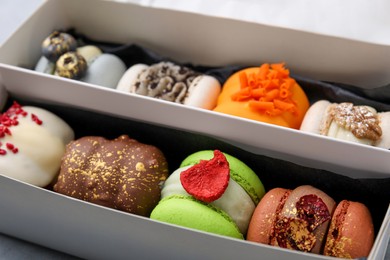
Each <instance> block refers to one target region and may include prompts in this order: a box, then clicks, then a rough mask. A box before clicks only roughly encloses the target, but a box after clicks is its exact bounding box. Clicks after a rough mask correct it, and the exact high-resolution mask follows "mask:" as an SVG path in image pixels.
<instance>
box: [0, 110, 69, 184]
mask: <svg viewBox="0 0 390 260" xmlns="http://www.w3.org/2000/svg"><path fill="white" fill-rule="evenodd" d="M15 106H16V107H18V108H16V109H15ZM12 109H14V110H13V111H12ZM18 111H19V112H18ZM9 118H11V119H12V120H13V121H14V122H17V124H16V123H15V124H13V123H11V125H10V123H9V120H8V119H9ZM0 127H1V131H0V135H1V137H0V142H1V145H0V154H1V155H0V173H1V174H3V175H5V176H8V177H11V178H14V179H17V180H20V181H24V182H27V183H30V184H33V185H36V186H40V187H44V186H46V185H48V184H49V183H50V182H51V181H52V180H53V179H54V178H55V177H56V176H57V174H58V171H59V168H60V163H61V157H62V156H63V154H64V152H65V145H66V144H67V143H68V142H70V141H71V140H72V139H74V132H73V130H72V129H71V127H70V126H69V125H68V124H67V123H66V122H65V121H63V120H62V119H61V118H59V117H58V116H56V115H55V114H53V113H51V112H49V111H47V110H44V109H41V108H38V107H27V106H26V107H20V106H19V105H15V104H14V105H13V106H12V107H11V109H9V110H8V111H7V112H6V113H4V114H3V115H2V116H1V122H0Z"/></svg>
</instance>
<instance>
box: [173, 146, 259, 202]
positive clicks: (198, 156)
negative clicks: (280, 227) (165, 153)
mask: <svg viewBox="0 0 390 260" xmlns="http://www.w3.org/2000/svg"><path fill="white" fill-rule="evenodd" d="M223 154H224V155H225V156H226V159H227V161H228V162H229V167H230V177H231V178H232V179H233V180H235V181H236V182H237V183H238V184H239V185H240V186H241V187H242V188H243V189H244V190H245V191H246V192H247V193H248V195H249V196H250V197H251V198H252V200H253V202H254V203H255V204H256V205H257V204H258V203H259V202H260V199H261V198H262V197H263V196H264V194H265V189H264V186H263V183H262V182H261V181H260V179H259V177H258V176H257V175H256V173H255V172H254V171H253V170H252V169H251V168H249V166H248V165H246V164H245V163H244V162H242V161H241V160H239V159H237V158H236V157H233V156H231V155H229V154H226V153H223ZM213 156H214V153H213V151H212V150H204V151H199V152H196V153H193V154H191V155H189V156H188V157H187V158H185V159H184V160H183V161H182V163H181V165H180V167H184V166H189V165H194V164H197V163H199V162H200V160H210V159H211V158H213Z"/></svg>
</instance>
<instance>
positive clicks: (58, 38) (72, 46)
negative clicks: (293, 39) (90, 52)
mask: <svg viewBox="0 0 390 260" xmlns="http://www.w3.org/2000/svg"><path fill="white" fill-rule="evenodd" d="M76 48H77V42H76V39H75V38H74V37H73V36H72V35H70V34H67V33H62V32H59V31H54V32H53V33H51V34H50V35H49V36H48V37H46V39H45V40H43V42H42V54H43V56H45V57H46V58H47V59H48V60H49V61H51V62H56V61H57V60H58V58H59V57H60V56H61V55H62V54H64V53H66V52H68V51H75V50H76Z"/></svg>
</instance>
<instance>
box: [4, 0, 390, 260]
mask: <svg viewBox="0 0 390 260" xmlns="http://www.w3.org/2000/svg"><path fill="white" fill-rule="evenodd" d="M145 17H146V18H147V19H145ZM103 18H104V19H103ZM68 27H75V28H76V29H77V30H78V31H80V32H82V33H84V34H86V35H87V36H89V37H91V38H93V39H96V40H106V41H108V40H109V41H112V42H118V43H128V42H133V43H137V44H140V45H142V46H145V47H149V48H152V49H154V50H155V51H158V52H160V53H163V54H164V55H165V56H168V57H171V58H173V59H176V60H178V61H183V62H187V61H191V62H193V63H195V64H207V65H227V64H249V63H256V64H257V63H260V62H262V61H267V62H274V61H275V62H277V61H280V60H283V61H286V62H287V64H288V66H289V68H290V69H291V70H292V71H295V72H296V74H300V75H302V76H307V77H311V78H313V79H322V80H329V81H338V82H343V83H351V84H352V83H356V82H358V83H359V84H361V85H360V86H361V87H363V88H372V87H376V86H381V85H382V84H384V83H389V82H390V74H389V73H388V71H389V68H390V46H387V45H379V44H372V43H369V42H361V41H353V40H347V39H342V38H337V37H330V36H326V35H320V34H314V33H308V32H302V31H297V30H288V29H283V28H277V27H273V26H269V25H262V24H256V23H249V22H242V21H238V20H233V19H222V18H217V17H212V16H206V15H201V14H194V13H185V12H178V11H171V10H167V9H157V8H149V7H142V6H138V5H133V4H123V3H113V2H108V1H96V0H82V1H80V0H68V1H65V0H50V1H47V2H45V3H44V4H43V5H42V6H41V7H40V8H39V9H38V10H37V11H36V12H35V13H34V14H33V15H32V16H31V17H30V18H29V19H28V20H27V21H26V23H24V24H23V25H22V26H21V27H20V28H19V29H18V30H17V31H16V32H15V33H14V34H13V35H12V36H11V37H10V38H9V39H8V40H7V41H6V42H5V44H4V45H3V46H1V47H0V77H1V78H0V83H1V85H2V86H3V87H5V89H6V90H7V91H8V92H9V93H10V95H11V96H12V97H21V98H26V99H29V100H35V101H42V102H43V103H54V104H59V105H67V106H70V107H77V108H82V109H87V110H92V111H95V112H102V113H104V114H111V115H115V116H118V117H123V118H127V119H129V120H134V121H143V122H149V123H153V124H156V125H160V126H165V127H169V128H175V129H180V130H186V131H189V132H191V133H197V134H203V135H207V136H209V137H215V138H217V139H219V140H223V141H226V142H228V143H230V144H233V145H236V146H237V147H239V148H242V149H244V150H247V151H249V152H252V153H254V154H259V155H266V156H271V157H276V158H280V159H283V160H288V161H291V162H293V163H297V164H301V165H303V166H309V167H315V168H318V169H325V170H329V171H333V172H335V173H338V174H341V175H346V176H349V177H354V178H388V177H389V169H390V160H389V159H390V151H387V150H383V149H377V148H373V147H368V146H363V145H356V144H352V143H346V142H342V141H337V140H332V139H328V138H323V137H320V136H316V135H310V134H304V133H301V132H299V131H296V130H291V129H287V128H282V127H277V126H273V125H267V124H262V123H258V122H253V121H250V120H245V119H240V118H235V117H231V116H226V115H222V114H216V113H214V112H212V111H205V110H200V109H196V108H190V107H184V106H181V105H177V104H173V103H167V102H164V101H159V100H154V99H150V98H146V97H141V96H133V95H128V94H123V93H119V92H117V91H115V90H111V89H105V88H103V87H99V86H94V85H90V84H86V83H82V82H78V81H73V80H66V79H60V78H58V77H54V76H50V75H42V74H39V73H36V72H34V71H32V70H30V69H28V68H32V67H33V66H34V65H35V63H36V61H37V60H38V58H39V56H40V54H39V49H40V44H41V42H42V39H44V38H45V37H46V36H47V35H48V34H49V33H50V32H51V31H53V30H54V29H58V28H68ZM233 35H234V36H235V38H233ZM286 38H287V39H288V40H289V44H288V45H283V46H282V45H280V44H275V42H276V41H282V40H283V39H286ZM243 43H245V47H243ZM35 50H36V51H35ZM324 53H327V54H331V55H324ZM340 57H342V58H340ZM319 61H320V62H319ZM23 67H26V68H23ZM86 97H88V98H86ZM102 102H104V105H102ZM149 111H158V113H149ZM172 115H175V116H174V117H172ZM221 126H224V127H221ZM237 133H239V134H237ZM259 133H261V134H262V135H264V136H271V135H272V136H273V137H274V139H272V140H270V139H267V138H256V139H253V138H251V137H253V136H256V135H258V134H259ZM273 140H284V142H280V143H278V142H274V141H273ZM307 143H310V146H309V145H302V144H307ZM318 147H321V149H318ZM298 148H299V149H298ZM351 153H353V155H354V156H353V157H351V159H350V160H348V161H346V160H345V156H346V155H349V154H351ZM0 180H1V181H0V192H1V195H0V197H1V199H0V205H1V219H2V220H4V221H0V223H1V224H0V231H1V232H4V233H6V234H10V235H14V236H17V237H20V238H23V239H26V240H29V241H34V242H36V243H39V244H42V245H46V246H48V247H51V248H55V249H58V250H61V251H64V252H67V253H70V254H74V255H78V256H81V257H86V258H112V257H118V258H120V257H139V258H148V257H152V256H164V257H165V256H167V257H168V256H169V257H172V258H180V259H182V258H194V259H195V258H200V257H203V258H210V259H214V258H215V259H217V258H218V259H221V258H222V257H224V258H248V259H249V258H254V257H258V256H259V255H262V256H267V258H268V259H281V258H286V259H314V258H319V259H322V258H323V257H322V256H316V255H313V254H302V253H299V252H292V251H289V250H283V249H279V248H274V247H268V246H264V245H255V244H252V243H249V242H243V241H237V240H234V239H229V238H225V237H218V236H216V235H210V234H205V233H202V232H197V231H192V230H187V229H184V228H178V227H173V226H170V225H166V224H161V223H158V222H154V221H152V220H149V219H145V218H141V217H137V216H133V215H129V214H125V213H122V212H117V211H114V210H110V209H107V208H102V207H99V206H95V205H90V204H88V203H84V202H81V201H78V200H73V199H70V198H68V197H64V196H61V195H59V194H55V193H53V192H51V191H48V190H44V189H40V188H36V187H33V186H30V185H27V184H24V183H21V182H18V181H14V180H12V179H9V178H7V177H4V176H0ZM24 198H33V199H32V200H30V201H25V199H24ZM48 205H51V206H50V207H48ZM70 212H71V213H70ZM92 216H93V217H92ZM389 219H390V213H389V211H387V213H386V214H385V216H383V223H382V225H381V228H380V230H379V232H378V235H377V237H376V241H375V245H374V248H373V250H372V252H371V254H370V257H369V258H370V259H381V258H383V257H384V253H385V248H386V246H387V242H388V240H389V229H390V223H389ZM168 238H169V239H168ZM243 252H245V253H243Z"/></svg>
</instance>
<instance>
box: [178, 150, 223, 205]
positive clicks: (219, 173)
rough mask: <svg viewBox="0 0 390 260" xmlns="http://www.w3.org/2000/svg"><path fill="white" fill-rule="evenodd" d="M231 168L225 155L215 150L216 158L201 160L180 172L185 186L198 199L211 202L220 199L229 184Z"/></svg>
mask: <svg viewBox="0 0 390 260" xmlns="http://www.w3.org/2000/svg"><path fill="white" fill-rule="evenodd" d="M229 178H230V169H229V163H228V161H227V160H226V157H225V155H224V154H223V153H222V152H220V151H218V150H215V151H214V158H212V159H210V160H201V161H200V162H199V163H198V164H195V165H194V166H192V167H191V168H188V169H187V170H185V171H183V172H182V173H181V174H180V181H181V184H182V185H183V188H184V189H185V190H186V191H187V192H188V193H189V194H190V195H192V196H193V197H194V198H196V199H197V200H201V201H203V202H207V203H210V202H212V201H214V200H217V199H219V198H220V197H221V196H222V194H223V193H224V192H225V190H226V188H227V187H228V184H229Z"/></svg>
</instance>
